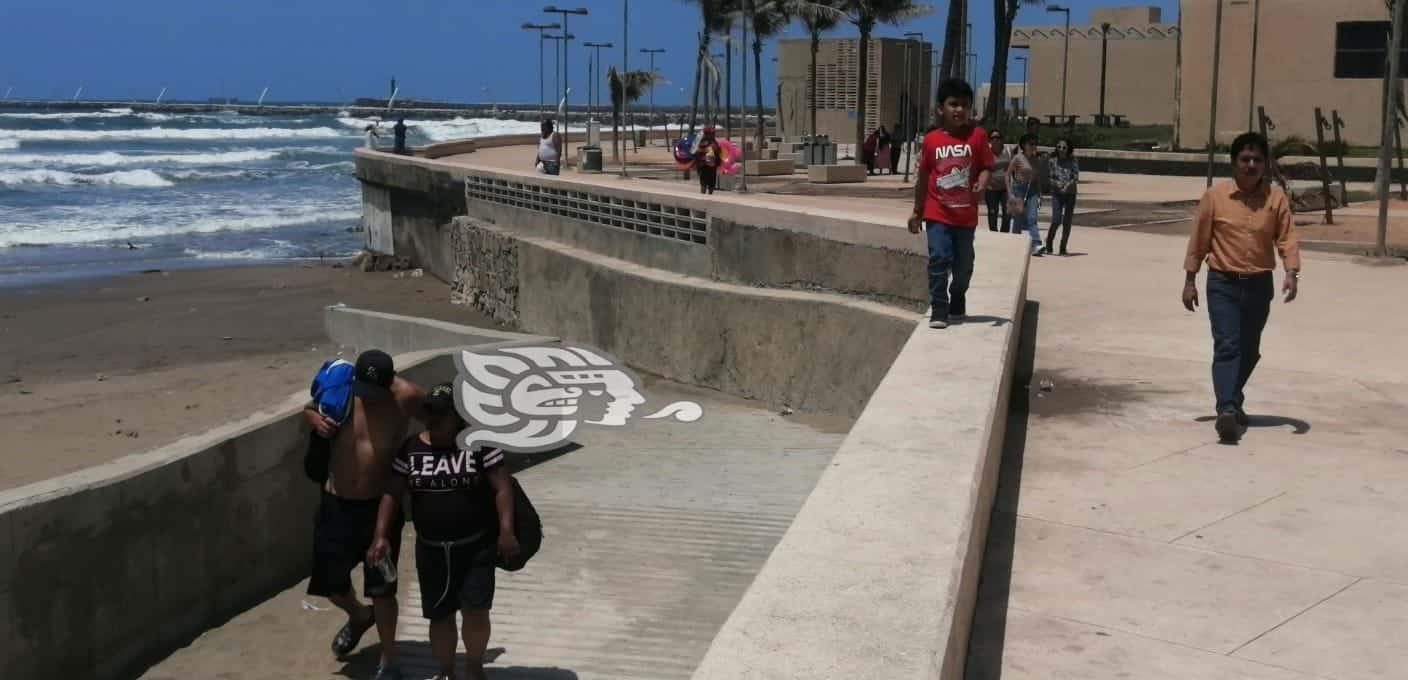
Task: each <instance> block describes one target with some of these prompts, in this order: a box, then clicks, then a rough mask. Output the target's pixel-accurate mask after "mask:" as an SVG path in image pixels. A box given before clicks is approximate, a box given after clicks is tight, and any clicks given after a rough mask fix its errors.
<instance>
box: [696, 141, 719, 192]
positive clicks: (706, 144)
mask: <svg viewBox="0 0 1408 680" xmlns="http://www.w3.org/2000/svg"><path fill="white" fill-rule="evenodd" d="M717 132H718V129H717V128H715V127H714V126H713V125H705V126H704V135H703V136H702V137H700V138H699V147H698V148H696V149H695V150H694V168H695V170H696V171H698V172H699V193H701V194H708V195H713V193H714V189H715V188H716V187H718V186H719V164H720V163H722V161H723V158H722V156H721V154H722V151H721V150H720V148H719V141H718V139H717V138H715V137H714V135H715V134H716V133H717Z"/></svg>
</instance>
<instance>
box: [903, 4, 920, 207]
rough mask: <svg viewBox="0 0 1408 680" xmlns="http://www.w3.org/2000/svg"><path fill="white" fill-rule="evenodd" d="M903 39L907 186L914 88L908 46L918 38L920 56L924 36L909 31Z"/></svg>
mask: <svg viewBox="0 0 1408 680" xmlns="http://www.w3.org/2000/svg"><path fill="white" fill-rule="evenodd" d="M904 37H905V38H906V40H905V41H904V183H905V184H909V166H910V165H912V164H913V163H912V161H913V160H914V120H913V119H914V115H913V113H914V88H913V87H912V86H911V84H912V82H913V80H914V78H913V76H912V69H910V67H909V44H910V43H912V42H914V41H913V38H919V40H920V43H919V45H920V49H921V54H922V50H923V46H924V42H923V41H924V34H923V33H919V32H916V31H911V32H909V33H905V34H904Z"/></svg>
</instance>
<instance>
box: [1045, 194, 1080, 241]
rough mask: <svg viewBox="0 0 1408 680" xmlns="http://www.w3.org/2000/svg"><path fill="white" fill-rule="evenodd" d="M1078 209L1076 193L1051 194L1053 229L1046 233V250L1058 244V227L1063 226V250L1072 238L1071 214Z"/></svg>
mask: <svg viewBox="0 0 1408 680" xmlns="http://www.w3.org/2000/svg"><path fill="white" fill-rule="evenodd" d="M1075 211H1076V195H1075V194H1062V193H1053V194H1051V231H1048V232H1047V233H1046V251H1047V252H1051V247H1052V246H1054V245H1055V244H1056V228H1057V227H1060V228H1061V252H1063V253H1064V252H1066V244H1067V243H1069V242H1070V240H1071V215H1073V214H1074V213H1075Z"/></svg>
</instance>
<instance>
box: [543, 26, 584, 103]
mask: <svg viewBox="0 0 1408 680" xmlns="http://www.w3.org/2000/svg"><path fill="white" fill-rule="evenodd" d="M546 37H547V39H548V40H551V41H553V45H554V46H555V47H556V49H557V52H556V53H555V54H554V55H553V79H554V81H555V87H557V92H558V94H562V90H563V87H562V61H563V57H562V52H563V50H565V49H567V41H569V40H575V39H576V38H577V36H575V35H550V36H546ZM564 113H565V112H564Z"/></svg>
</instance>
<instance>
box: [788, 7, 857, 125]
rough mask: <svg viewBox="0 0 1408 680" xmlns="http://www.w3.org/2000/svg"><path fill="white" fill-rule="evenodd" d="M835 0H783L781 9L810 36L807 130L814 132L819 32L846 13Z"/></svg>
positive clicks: (842, 17) (825, 30) (835, 22)
mask: <svg viewBox="0 0 1408 680" xmlns="http://www.w3.org/2000/svg"><path fill="white" fill-rule="evenodd" d="M836 5H837V0H785V1H784V2H783V11H784V12H785V13H786V14H787V15H788V16H793V17H797V18H798V19H800V20H801V21H802V27H803V28H805V29H807V35H809V36H811V39H812V45H811V50H812V52H811V55H812V61H811V75H810V77H809V80H808V81H807V92H808V102H807V105H808V107H810V109H811V127H810V128H809V129H808V130H807V132H809V133H811V134H812V135H815V134H816V53H817V52H818V51H820V50H821V34H823V33H825V32H827V31H830V30H833V29H835V28H836V26H837V24H840V23H841V20H842V19H845V18H846V15H845V14H843V13H842V12H841V10H839V9H836Z"/></svg>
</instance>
